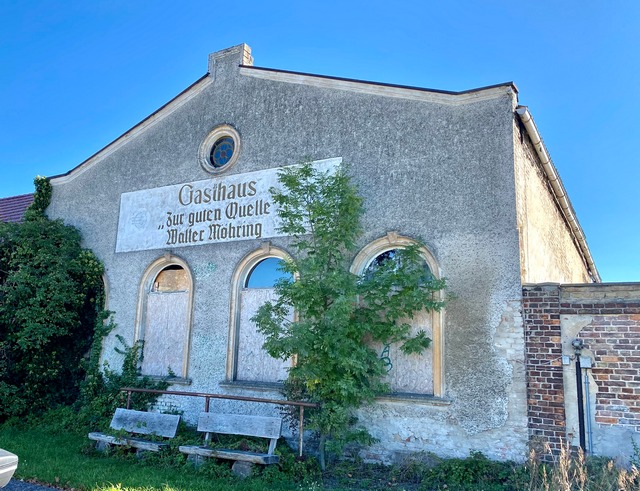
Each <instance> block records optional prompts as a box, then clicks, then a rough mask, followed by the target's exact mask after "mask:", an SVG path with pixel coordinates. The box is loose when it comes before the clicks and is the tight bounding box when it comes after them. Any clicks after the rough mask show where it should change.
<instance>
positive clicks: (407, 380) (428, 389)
mask: <svg viewBox="0 0 640 491" xmlns="http://www.w3.org/2000/svg"><path fill="white" fill-rule="evenodd" d="M396 251H397V249H389V250H387V251H384V252H382V253H380V254H378V255H377V256H376V257H374V258H373V259H372V260H371V262H370V263H369V265H368V266H367V268H366V269H365V271H364V273H363V274H364V275H365V276H366V275H367V274H371V273H372V272H373V271H374V270H375V269H376V268H378V267H380V266H381V265H382V264H384V263H387V261H397V260H398V259H397V253H396ZM424 268H425V278H429V277H431V276H432V273H431V271H430V269H429V267H428V265H427V264H426V263H425V264H424ZM405 322H407V323H408V324H410V325H411V334H417V333H418V332H419V331H425V332H426V334H427V336H429V337H432V333H433V326H432V323H433V320H432V314H431V313H430V312H426V311H422V312H417V313H415V314H414V315H413V318H412V319H406V320H405ZM400 346H401V344H400V343H392V344H389V345H386V346H383V345H381V344H376V346H375V348H376V349H377V350H379V352H380V358H381V359H382V360H383V362H384V363H385V365H386V367H387V370H388V372H387V376H386V377H385V382H387V383H388V384H389V386H390V388H391V391H392V392H398V393H412V394H433V351H432V350H431V349H427V350H425V351H423V352H422V353H421V354H410V355H407V354H405V353H403V352H402V351H401V350H400Z"/></svg>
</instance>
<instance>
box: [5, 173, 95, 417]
mask: <svg viewBox="0 0 640 491" xmlns="http://www.w3.org/2000/svg"><path fill="white" fill-rule="evenodd" d="M35 184H36V195H35V200H34V204H33V205H32V206H31V207H30V209H29V210H28V211H27V213H26V214H25V221H24V223H0V400H2V404H0V421H1V420H3V419H6V418H7V417H9V416H18V415H22V414H25V413H37V412H39V411H42V410H45V409H47V408H50V407H52V406H54V405H57V404H68V403H71V402H73V401H75V399H76V397H77V396H78V391H79V386H80V382H81V380H82V379H83V377H84V373H85V369H86V364H84V363H83V362H82V360H83V356H84V355H85V354H87V352H88V350H89V349H90V346H91V342H92V339H93V333H94V326H95V325H96V322H97V321H98V318H99V317H100V315H99V312H100V310H101V309H102V296H103V291H102V289H103V285H102V273H103V267H102V265H101V263H100V262H99V261H98V260H97V258H96V257H95V256H94V255H93V253H92V252H91V251H88V250H86V249H83V248H82V247H81V244H80V243H81V239H80V234H79V232H78V231H77V230H76V229H75V228H73V227H69V226H66V225H64V224H63V223H62V221H59V220H49V219H47V218H46V216H45V215H44V210H45V209H46V207H47V206H48V203H49V199H50V196H51V186H50V184H49V181H48V180H47V179H45V178H36V180H35Z"/></svg>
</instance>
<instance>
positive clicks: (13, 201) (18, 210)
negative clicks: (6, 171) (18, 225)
mask: <svg viewBox="0 0 640 491" xmlns="http://www.w3.org/2000/svg"><path fill="white" fill-rule="evenodd" d="M31 203H33V194H21V195H20V196H10V197H9V198H0V222H21V221H22V219H23V218H24V212H25V211H27V208H29V205H30V204H31Z"/></svg>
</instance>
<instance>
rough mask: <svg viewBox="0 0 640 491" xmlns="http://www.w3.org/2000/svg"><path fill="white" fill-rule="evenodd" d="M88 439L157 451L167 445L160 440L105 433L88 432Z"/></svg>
mask: <svg viewBox="0 0 640 491" xmlns="http://www.w3.org/2000/svg"><path fill="white" fill-rule="evenodd" d="M89 439H90V440H95V441H97V442H104V443H109V444H111V445H124V446H128V447H134V448H138V449H140V450H149V451H151V452H159V451H160V450H162V449H163V448H165V447H168V446H169V445H168V444H167V443H162V442H150V441H148V440H142V439H141V438H122V437H117V436H113V435H107V434H105V433H95V432H94V433H89Z"/></svg>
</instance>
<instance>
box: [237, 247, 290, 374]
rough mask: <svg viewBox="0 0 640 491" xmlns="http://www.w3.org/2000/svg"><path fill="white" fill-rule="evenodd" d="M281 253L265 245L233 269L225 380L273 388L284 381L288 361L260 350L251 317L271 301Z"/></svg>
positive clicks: (260, 337) (261, 340) (261, 341)
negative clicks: (267, 385)
mask: <svg viewBox="0 0 640 491" xmlns="http://www.w3.org/2000/svg"><path fill="white" fill-rule="evenodd" d="M288 258H289V255H288V254H287V253H286V252H284V251H283V250H281V249H278V248H275V247H272V246H271V245H270V244H268V243H265V244H263V246H262V247H261V248H260V249H258V250H256V251H253V252H251V253H250V254H248V255H247V256H245V258H244V259H243V260H242V261H241V262H240V264H239V265H238V267H237V268H236V272H235V274H234V277H233V281H232V295H231V314H230V322H229V345H228V350H227V380H228V381H236V382H246V383H259V384H265V383H266V384H274V383H281V382H282V381H284V380H285V379H286V378H287V369H288V368H289V367H290V366H291V361H282V360H277V359H274V358H272V357H271V356H269V354H268V353H267V352H266V351H265V350H264V349H263V348H262V345H263V344H264V336H263V335H262V334H260V333H259V332H258V331H257V328H256V326H255V324H254V323H253V322H251V317H253V316H254V315H255V314H256V312H257V309H258V308H259V307H260V306H261V305H263V304H264V303H265V302H268V301H271V300H275V299H276V298H277V297H276V293H275V290H274V288H273V286H274V281H275V280H276V279H277V277H279V276H281V275H282V273H280V272H277V271H276V267H275V266H277V262H278V261H281V260H285V259H288Z"/></svg>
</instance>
